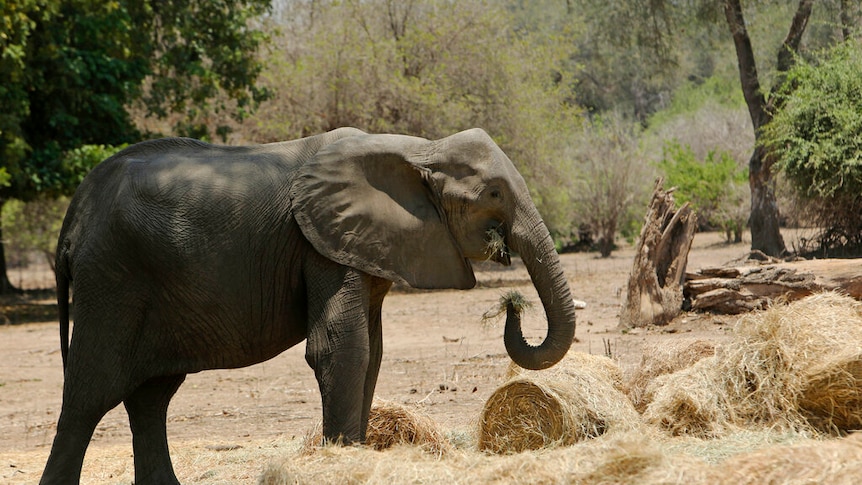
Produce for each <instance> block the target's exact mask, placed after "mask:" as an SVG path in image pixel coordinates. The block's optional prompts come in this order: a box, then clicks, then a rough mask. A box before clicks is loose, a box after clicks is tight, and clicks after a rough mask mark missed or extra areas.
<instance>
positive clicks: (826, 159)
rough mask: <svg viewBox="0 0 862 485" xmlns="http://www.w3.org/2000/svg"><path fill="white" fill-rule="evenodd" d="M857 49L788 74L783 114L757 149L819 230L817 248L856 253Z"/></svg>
mask: <svg viewBox="0 0 862 485" xmlns="http://www.w3.org/2000/svg"><path fill="white" fill-rule="evenodd" d="M860 72H862V42H860V41H847V42H844V43H843V44H840V45H838V46H837V47H835V48H834V49H832V50H830V51H827V52H825V53H824V54H823V55H822V58H821V60H820V62H819V63H818V64H815V63H806V62H798V63H797V64H796V66H795V67H794V68H793V69H791V70H790V72H789V73H788V77H787V83H788V85H789V86H791V87H792V89H786V90H785V93H788V94H785V98H784V100H783V101H784V103H783V107H782V108H781V109H780V110H779V111H778V112H777V113H776V114H775V116H774V118H773V120H772V122H770V123H769V124H768V125H766V126H765V127H764V129H763V133H762V136H761V139H760V142H761V143H763V144H764V145H765V146H767V147H768V148H769V149H770V150H772V152H773V153H775V154H776V156H777V157H778V166H779V167H780V168H781V169H782V170H783V172H784V174H785V176H786V178H787V179H788V180H789V181H790V183H791V184H792V186H793V187H794V189H795V191H796V194H797V195H798V196H799V197H800V198H801V199H803V200H806V201H808V202H807V205H809V206H811V207H813V208H816V212H815V213H814V214H813V215H812V216H813V219H814V223H815V224H816V225H818V226H820V227H822V228H823V229H824V232H823V234H822V235H821V236H820V239H821V246H822V248H824V249H825V248H828V247H834V246H862V218H860V217H859V210H860V206H862V195H860V194H862V96H860V93H862V77H860V76H859V73H860Z"/></svg>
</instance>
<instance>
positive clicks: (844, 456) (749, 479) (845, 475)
mask: <svg viewBox="0 0 862 485" xmlns="http://www.w3.org/2000/svg"><path fill="white" fill-rule="evenodd" d="M717 472H718V473H716V474H715V476H713V477H710V478H711V479H710V482H711V483H719V484H728V485H731V484H732V485H770V484H774V485H778V484H787V483H829V484H834V485H851V484H854V485H855V484H856V483H859V477H862V435H860V434H856V435H850V436H848V437H846V438H842V439H837V440H827V441H812V442H807V443H805V444H800V445H791V446H771V447H769V448H765V449H762V450H760V451H756V452H753V453H746V454H743V455H738V456H736V457H733V458H730V459H728V460H727V461H725V462H724V463H722V464H721V465H720V466H719V467H717Z"/></svg>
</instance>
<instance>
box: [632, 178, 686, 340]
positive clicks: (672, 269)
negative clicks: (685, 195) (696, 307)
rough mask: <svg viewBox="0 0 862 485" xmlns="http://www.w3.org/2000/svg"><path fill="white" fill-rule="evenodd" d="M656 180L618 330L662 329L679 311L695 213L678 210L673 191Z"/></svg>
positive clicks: (684, 207) (683, 208) (639, 239)
mask: <svg viewBox="0 0 862 485" xmlns="http://www.w3.org/2000/svg"><path fill="white" fill-rule="evenodd" d="M662 184H663V180H662V179H661V178H659V179H658V180H656V184H655V189H654V190H653V195H652V200H651V201H650V204H649V209H647V213H646V217H645V218H644V226H643V229H641V234H640V237H639V238H638V242H637V246H636V249H637V251H636V253H635V258H634V263H633V265H632V272H631V274H630V275H629V282H628V288H627V289H628V291H627V293H626V301H625V304H624V305H623V309H622V312H621V313H620V327H622V328H632V327H643V326H646V325H665V324H667V323H668V322H670V321H671V320H672V319H673V318H674V317H675V316H677V315H678V314H679V313H680V311H682V299H683V297H682V287H683V283H684V282H685V266H686V263H687V262H688V251H689V249H691V242H692V239H693V238H694V232H695V229H696V228H697V217H696V214H695V213H694V211H692V210H691V208H690V207H689V206H688V204H687V203H686V204H683V206H682V207H680V208H679V210H676V206H675V204H674V200H673V189H671V190H668V191H665V190H664V188H663V185H662Z"/></svg>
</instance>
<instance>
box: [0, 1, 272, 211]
mask: <svg viewBox="0 0 862 485" xmlns="http://www.w3.org/2000/svg"><path fill="white" fill-rule="evenodd" d="M268 5H269V2H268V1H266V0H244V1H234V0H224V1H216V2H213V1H203V0H170V1H167V2H163V1H153V0H146V1H132V0H113V1H107V2H106V1H103V0H21V1H6V2H2V3H0V27H2V28H0V77H2V79H3V83H2V85H0V168H2V169H4V170H5V171H6V173H7V174H8V176H9V180H8V181H9V184H8V185H7V186H6V187H5V188H3V189H0V200H2V199H9V198H20V199H32V198H35V197H37V196H38V195H39V194H41V193H42V192H45V194H43V195H49V196H55V195H57V194H60V193H69V192H70V191H71V190H72V189H73V188H74V187H75V185H76V181H79V180H80V173H79V169H80V168H81V167H66V166H64V161H65V158H64V156H63V154H64V153H65V152H67V151H69V150H72V149H75V148H77V147H80V146H82V145H97V144H103V143H104V144H109V145H119V144H123V143H129V142H132V141H136V140H137V139H139V138H140V136H141V135H140V133H138V131H137V129H136V128H135V125H134V123H133V122H132V120H131V118H130V116H129V114H128V111H127V109H128V107H129V105H130V104H131V103H133V102H134V101H135V100H138V99H142V100H143V103H144V105H145V106H146V108H147V110H148V111H149V112H150V113H152V114H155V115H158V116H167V115H168V114H169V113H172V112H180V113H182V114H183V116H184V118H181V119H180V121H179V122H178V125H182V124H183V123H184V121H183V120H184V119H186V118H188V117H190V116H194V114H195V113H200V112H206V111H209V110H211V109H218V108H219V107H218V106H216V107H211V106H209V105H208V100H210V99H213V98H216V96H217V95H218V94H219V93H220V92H225V93H227V96H228V98H229V99H232V100H233V101H234V104H233V105H232V109H233V110H234V112H235V113H237V116H240V117H241V116H244V115H245V114H246V113H247V111H248V109H249V107H250V106H251V105H252V104H253V102H255V101H257V100H259V99H261V98H262V97H264V96H265V92H264V91H263V90H261V89H259V88H257V87H255V85H254V81H255V78H256V76H257V74H258V73H259V70H260V63H259V61H258V60H257V58H256V57H255V56H254V53H255V51H256V49H257V47H258V46H259V44H260V43H261V42H262V40H263V39H264V36H263V34H262V33H261V32H260V31H259V30H255V29H252V28H250V22H251V19H252V18H255V17H257V16H259V15H261V14H262V13H264V12H265V11H267V9H268ZM189 103H192V104H193V105H194V108H193V109H192V108H190V107H189ZM192 111H193V112H194V113H192ZM66 176H69V177H71V178H69V179H67V178H65V177H66Z"/></svg>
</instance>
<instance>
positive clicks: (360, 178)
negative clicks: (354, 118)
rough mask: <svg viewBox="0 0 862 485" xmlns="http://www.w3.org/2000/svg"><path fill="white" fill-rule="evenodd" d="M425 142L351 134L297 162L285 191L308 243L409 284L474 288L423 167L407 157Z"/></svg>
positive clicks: (330, 255)
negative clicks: (307, 159)
mask: <svg viewBox="0 0 862 485" xmlns="http://www.w3.org/2000/svg"><path fill="white" fill-rule="evenodd" d="M427 143H428V141H427V140H424V139H421V138H414V137H408V136H401V135H359V136H354V137H349V138H345V139H342V140H339V141H338V142H336V143H333V144H331V145H328V146H326V147H325V148H323V149H322V150H321V151H319V152H318V153H317V155H315V157H314V158H313V159H312V160H310V161H309V162H307V163H306V164H305V165H303V166H302V167H301V168H300V169H299V170H298V173H297V176H296V179H295V180H294V183H293V185H292V187H291V192H290V197H291V201H292V206H293V210H294V216H295V217H296V221H297V222H298V223H299V226H300V228H301V229H302V233H303V234H304V235H305V237H306V238H307V239H308V240H309V241H310V242H311V244H312V245H313V246H314V249H315V250H317V251H318V252H319V253H321V254H323V255H324V256H326V257H328V258H329V259H331V260H333V261H335V262H337V263H340V264H344V265H347V266H350V267H353V268H356V269H359V270H361V271H364V272H366V273H369V274H372V275H375V276H379V277H381V278H385V279H388V280H391V281H398V282H402V283H406V284H408V285H410V286H412V287H414V288H461V289H465V288H472V287H473V286H475V284H476V278H475V276H474V275H473V270H472V267H471V265H470V263H469V262H468V261H467V259H466V258H464V256H463V255H462V254H461V250H460V249H459V248H458V246H457V244H456V243H455V240H454V238H453V236H452V234H451V232H450V231H449V229H448V226H447V224H446V220H445V218H446V215H445V213H444V212H443V210H442V208H440V207H439V205H438V202H437V201H438V200H439V199H438V196H437V195H436V194H435V191H434V190H433V189H432V187H431V185H430V172H429V171H428V169H426V168H423V167H421V166H419V165H416V164H414V163H411V161H410V158H411V156H412V155H411V154H413V155H415V154H416V153H418V152H417V150H418V148H419V147H421V146H422V145H424V144H427Z"/></svg>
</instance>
